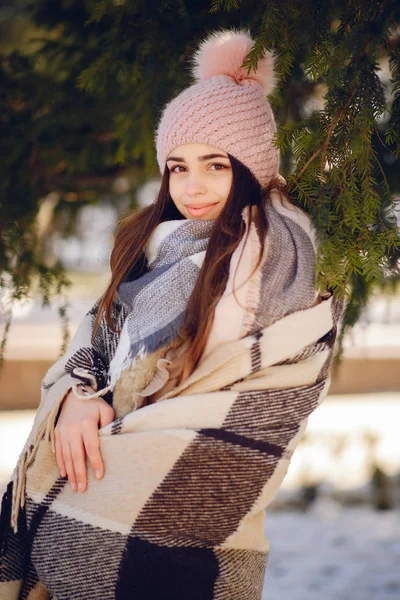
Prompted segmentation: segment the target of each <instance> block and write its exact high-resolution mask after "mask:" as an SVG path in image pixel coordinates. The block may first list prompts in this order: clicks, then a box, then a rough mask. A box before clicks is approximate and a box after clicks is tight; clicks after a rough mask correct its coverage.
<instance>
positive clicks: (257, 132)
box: [156, 31, 280, 187]
mask: <svg viewBox="0 0 400 600" xmlns="http://www.w3.org/2000/svg"><path fill="white" fill-rule="evenodd" d="M221 37H222V42H223V44H227V43H229V44H236V46H234V48H235V49H236V50H237V45H238V44H239V45H240V46H239V48H240V49H242V59H243V60H244V59H245V57H246V54H247V52H248V51H249V50H250V49H251V47H252V45H253V44H254V42H253V40H252V39H251V38H250V37H249V36H248V35H247V34H245V33H244V32H231V33H230V32H226V31H225V32H221V33H220V34H216V35H214V37H213V40H212V42H213V43H214V44H215V60H218V52H221V47H222V46H223V44H222V43H221ZM208 50H209V48H208ZM199 54H200V58H199V59H198V60H199V61H201V52H200V53H199ZM224 58H226V57H224ZM235 59H236V61H237V63H236V64H237V65H240V61H238V60H237V56H236V57H235ZM203 60H204V56H203ZM207 60H210V58H209V57H208V56H207ZM264 60H269V61H272V57H271V55H270V54H266V58H265V59H264ZM270 69H271V74H270V79H273V78H274V77H275V76H274V73H273V70H272V66H270ZM221 70H224V73H225V74H224V73H221V74H219V75H212V76H211V77H208V78H204V79H200V80H199V81H197V82H196V83H194V84H193V85H192V86H190V87H189V88H187V89H186V90H184V91H183V92H181V93H180V94H179V95H178V96H177V97H176V98H174V99H173V100H172V101H171V102H169V103H168V104H167V105H166V107H165V108H164V111H163V114H162V116H161V119H160V122H159V125H158V128H157V133H156V149H157V161H158V164H159V167H160V171H161V173H163V172H164V168H165V164H166V159H167V157H168V154H169V153H170V152H171V151H172V150H173V149H174V148H175V147H176V146H180V145H181V144H186V143H203V144H208V145H210V146H215V147H217V148H220V149H221V150H224V151H225V152H228V153H229V154H231V155H232V156H234V157H235V158H237V159H238V160H240V161H241V162H242V163H243V164H244V165H245V166H247V167H248V168H249V169H250V171H252V173H253V174H254V175H255V177H256V178H257V180H258V181H259V182H260V184H261V185H262V186H263V187H265V186H267V185H268V184H269V183H270V181H271V180H272V179H273V178H274V177H276V176H277V175H278V173H279V164H280V153H279V149H278V148H277V147H276V146H275V145H274V144H273V136H274V133H275V132H276V124H275V120H274V115H273V112H272V109H271V106H270V104H269V102H268V100H267V96H266V92H265V89H268V86H266V85H264V86H262V85H261V84H260V82H259V81H257V80H256V79H254V78H252V77H251V76H250V75H249V76H248V78H245V77H244V76H243V69H241V70H240V69H239V68H238V69H237V77H236V78H235V77H233V76H232V73H233V72H234V71H233V69H232V68H231V66H230V65H227V64H226V61H225V63H224V64H223V65H221ZM226 72H229V73H230V74H229V75H227V74H226Z"/></svg>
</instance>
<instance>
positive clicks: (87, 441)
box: [82, 420, 104, 479]
mask: <svg viewBox="0 0 400 600" xmlns="http://www.w3.org/2000/svg"><path fill="white" fill-rule="evenodd" d="M82 431H83V443H84V446H85V451H86V454H87V457H88V459H89V462H90V464H91V465H92V468H93V472H94V474H95V476H96V477H97V479H100V478H101V477H103V475H104V466H103V460H102V458H101V452H100V438H99V429H98V426H97V424H96V423H95V422H94V421H89V420H86V421H84V422H83V423H82Z"/></svg>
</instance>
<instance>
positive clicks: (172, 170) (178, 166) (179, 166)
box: [171, 165, 185, 173]
mask: <svg viewBox="0 0 400 600" xmlns="http://www.w3.org/2000/svg"><path fill="white" fill-rule="evenodd" d="M180 168H182V169H184V168H185V167H183V166H182V165H175V167H172V169H171V173H181V172H182V171H175V169H180Z"/></svg>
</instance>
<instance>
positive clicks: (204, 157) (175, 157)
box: [166, 154, 229, 162]
mask: <svg viewBox="0 0 400 600" xmlns="http://www.w3.org/2000/svg"><path fill="white" fill-rule="evenodd" d="M210 158H229V156H225V155H224V154H204V155H203V156H199V157H198V159H199V160H209V159H210ZM169 160H176V161H177V162H186V161H185V159H184V158H182V157H180V156H170V157H169V158H167V161H166V162H168V161H169Z"/></svg>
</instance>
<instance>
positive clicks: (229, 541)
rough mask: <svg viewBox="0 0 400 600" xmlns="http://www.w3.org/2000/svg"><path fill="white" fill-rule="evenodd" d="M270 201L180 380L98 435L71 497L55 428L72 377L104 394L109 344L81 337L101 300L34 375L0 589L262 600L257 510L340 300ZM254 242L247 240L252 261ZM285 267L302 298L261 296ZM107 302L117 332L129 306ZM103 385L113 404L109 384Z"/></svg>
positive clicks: (299, 222)
mask: <svg viewBox="0 0 400 600" xmlns="http://www.w3.org/2000/svg"><path fill="white" fill-rule="evenodd" d="M269 210H270V213H269V220H270V230H269V233H268V236H267V242H268V243H269V246H268V251H267V253H266V257H265V260H264V261H263V263H262V265H261V267H260V269H259V270H258V272H257V273H256V274H255V275H254V277H253V278H252V279H251V280H249V282H248V283H247V284H246V285H245V286H244V288H243V290H244V293H245V304H244V305H243V306H241V307H239V308H238V305H237V303H236V304H235V305H234V304H232V299H231V296H232V295H231V294H229V293H228V289H227V293H226V294H224V296H223V297H222V298H221V300H220V303H219V305H218V306H217V310H216V316H215V322H214V324H213V330H212V332H211V334H210V344H209V345H208V347H207V348H206V352H205V353H204V355H203V357H202V359H201V360H200V362H199V364H198V365H197V367H196V369H195V370H194V371H193V373H192V374H191V376H190V377H189V378H188V379H187V380H186V381H185V382H184V383H183V384H182V385H181V386H179V387H175V388H174V389H173V390H171V391H169V392H168V393H166V394H164V396H162V398H161V399H160V400H159V401H157V402H155V403H154V404H150V405H147V406H141V407H139V408H140V409H139V410H138V409H137V405H136V404H135V407H136V409H135V408H134V409H133V410H128V409H125V410H124V411H122V414H120V416H118V417H117V418H116V419H115V420H114V421H113V423H111V424H110V425H107V426H106V427H103V428H102V429H100V430H99V439H100V449H101V453H102V456H103V459H104V464H105V475H104V477H103V479H101V480H96V479H95V478H94V476H93V474H92V471H91V468H90V467H89V469H88V487H87V490H86V491H85V492H84V493H83V494H81V493H78V492H73V491H72V490H71V488H70V486H69V485H68V481H67V478H66V477H60V475H59V471H58V468H57V465H56V461H55V456H54V423H55V419H56V415H57V412H58V408H59V405H60V402H61V401H62V399H63V398H64V396H65V393H66V390H68V389H70V388H71V386H72V385H73V384H74V383H76V382H77V381H79V380H83V381H91V382H92V383H93V384H94V385H95V389H98V388H100V387H101V386H103V389H107V387H106V384H107V372H108V365H109V364H110V361H111V360H112V358H113V356H115V353H116V350H117V345H118V336H117V335H116V334H114V333H113V332H111V331H110V330H108V328H107V327H106V326H105V323H104V320H103V321H102V327H101V328H100V333H99V337H98V341H97V342H96V344H94V345H90V334H91V326H90V324H93V321H94V316H95V314H96V308H97V307H98V304H99V301H97V303H96V304H95V306H94V307H93V309H92V311H90V312H89V313H88V315H86V318H85V319H84V321H83V322H82V324H81V326H80V328H78V332H77V334H76V335H75V338H74V339H73V341H72V342H71V346H70V348H69V351H68V352H67V354H66V356H65V357H63V358H62V359H60V360H59V362H58V371H57V373H58V374H57V377H54V373H55V371H54V367H55V365H53V367H52V368H51V369H53V370H52V373H53V380H52V381H49V377H48V374H47V376H46V377H45V378H44V380H43V386H42V400H41V403H40V406H39V409H38V413H37V415H36V418H35V423H34V426H33V429H32V432H31V434H30V436H29V438H28V440H27V443H26V445H25V448H24V450H23V452H22V454H21V457H20V460H19V463H18V465H17V467H16V469H15V471H14V474H13V478H12V482H10V485H9V488H8V490H7V493H6V494H5V496H4V498H3V506H2V517H1V518H2V528H3V532H2V550H1V563H0V599H2V600H3V599H7V600H11V599H17V598H19V599H28V600H45V599H57V600H67V599H69V600H71V599H74V600H75V599H76V600H77V599H82V600H83V599H88V598H90V599H92V600H95V599H98V600H100V599H101V600H108V599H109V600H111V599H118V600H123V599H124V600H125V599H126V600H128V598H129V600H131V599H137V600H158V599H160V600H164V599H165V600H167V599H174V600H179V599H182V600H183V599H185V600H186V599H188V598H190V599H191V600H197V599H198V600H207V599H210V600H211V599H215V600H261V597H262V587H263V581H264V575H265V569H266V565H267V560H268V555H269V543H268V540H267V539H266V538H265V535H264V524H265V509H266V507H267V506H268V504H269V503H270V502H271V500H272V499H273V497H274V495H275V494H276V492H277V490H278V488H279V486H280V484H281V482H282V480H283V478H284V476H285V474H286V472H287V469H288V466H289V462H290V459H291V456H292V454H293V452H294V450H295V448H296V446H297V444H298V442H299V440H300V439H301V437H302V435H303V433H304V430H305V428H306V425H307V420H308V417H309V415H310V414H311V412H312V411H314V410H315V409H316V408H317V406H318V405H319V404H320V403H321V402H322V400H323V398H324V397H325V395H326V393H327V390H328V386H329V371H328V369H329V365H330V363H331V360H332V356H333V349H334V342H335V339H336V335H337V329H338V325H339V321H340V317H341V314H342V310H343V303H342V302H341V301H338V300H337V299H336V297H335V296H333V295H331V294H329V293H327V294H322V295H321V294H318V292H317V293H316V290H315V288H313V287H312V285H311V284H312V282H313V281H314V279H313V277H314V262H313V260H311V261H310V252H311V258H313V257H314V254H313V253H314V250H315V246H314V242H313V241H312V235H311V233H310V232H311V229H310V225H309V224H307V220H306V217H305V215H304V214H303V213H302V212H300V211H299V210H298V209H294V208H289V207H288V206H286V205H285V203H284V202H283V203H282V202H280V201H279V202H278V201H275V203H274V202H272V203H271V206H270V208H269ZM272 212H275V214H274V215H273V214H272ZM285 231H286V234H287V235H286V237H285V235H284V232H285ZM274 235H275V236H276V239H278V240H280V243H281V244H283V245H284V247H285V250H286V253H287V254H286V257H285V261H281V265H280V270H279V268H278V267H276V268H275V267H274V263H273V262H271V256H273V250H274V243H273V239H274ZM256 237H257V236H253V237H251V236H250V237H249V244H250V246H251V245H252V243H254V245H255V246H254V247H253V248H251V251H250V253H249V255H248V260H249V264H250V263H251V262H252V260H254V257H255V256H256V255H257V251H256V250H257V248H256V242H255V240H256ZM252 240H253V242H252ZM278 246H279V245H278ZM281 250H282V248H281ZM291 254H293V256H291ZM244 257H245V262H246V260H247V259H246V254H245V253H244ZM292 259H293V260H292ZM294 259H295V260H294ZM283 262H284V263H285V265H286V266H287V265H289V267H288V268H289V269H290V273H289V276H288V277H289V279H290V280H293V279H295V278H296V277H300V280H301V281H302V282H303V285H306V286H307V288H309V289H308V296H307V294H306V293H304V290H302V291H301V293H300V294H299V293H297V295H296V291H295V288H293V287H292V288H291V289H290V288H288V286H286V288H285V289H286V291H287V293H286V295H285V294H284V293H283V292H282V290H281V296H280V298H275V297H274V294H273V292H274V288H273V286H272V287H271V286H270V285H268V284H270V283H271V282H272V283H273V282H274V277H277V274H278V273H279V272H281V271H284V269H285V267H284V266H283ZM293 265H295V269H293ZM307 273H308V275H307ZM307 277H308V279H307ZM305 280H306V281H305ZM229 281H231V274H230V275H229ZM229 285H230V284H229V282H228V286H227V288H229ZM275 285H276V286H277V288H279V281H278V279H276V281H275ZM246 286H247V287H246ZM300 287H301V286H300ZM268 295H269V296H270V298H269V296H268ZM267 300H269V301H267ZM218 309H221V310H218ZM114 310H115V312H114V316H115V319H116V325H117V327H120V326H121V325H122V323H123V322H124V321H125V319H126V316H127V314H128V312H127V310H128V309H127V306H126V305H125V304H124V303H123V302H121V303H117V305H116V307H115V309H114ZM235 310H237V311H239V312H237V313H235ZM239 314H240V315H241V317H240V319H239V321H240V327H238V325H237V320H238V315H239ZM232 319H234V320H232ZM227 321H228V322H230V323H231V327H230V328H229V327H228V328H227V327H226V323H227ZM232 329H233V333H232V331H231V330H232ZM238 332H239V334H241V335H238ZM243 332H245V335H243ZM85 349H86V350H85ZM87 349H90V352H89V351H88V350H87ZM88 361H89V364H88ZM158 361H159V357H157V361H156V362H155V364H156V366H157V365H158ZM56 364H57V363H56ZM61 367H62V368H61ZM153 375H154V364H153ZM123 376H124V373H123V374H122V376H121V377H123ZM114 391H115V390H114ZM134 392H135V390H133V391H131V395H133V396H135V393H134ZM107 395H108V401H109V402H110V403H113V402H115V395H114V398H113V394H112V390H107V392H106V394H105V396H107ZM117 414H118V413H117ZM11 499H13V501H14V502H13V503H12V502H11ZM10 513H11V514H10ZM10 518H11V523H12V525H13V528H9V529H8V530H7V527H6V525H7V523H6V521H8V520H9V519H10Z"/></svg>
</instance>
